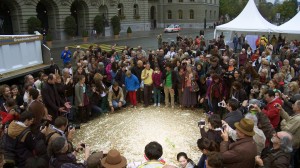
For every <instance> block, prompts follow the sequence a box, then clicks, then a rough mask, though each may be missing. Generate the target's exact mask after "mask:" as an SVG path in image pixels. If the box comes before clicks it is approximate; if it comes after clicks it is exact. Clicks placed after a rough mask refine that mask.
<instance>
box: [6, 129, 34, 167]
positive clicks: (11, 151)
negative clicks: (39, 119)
mask: <svg viewBox="0 0 300 168" xmlns="http://www.w3.org/2000/svg"><path fill="white" fill-rule="evenodd" d="M29 132H30V128H29V127H28V128H26V129H25V130H23V131H22V132H21V133H20V134H19V135H18V136H17V137H16V138H15V139H14V138H12V137H10V136H9V135H8V133H5V134H4V135H3V137H2V148H3V149H4V159H5V161H6V162H7V163H10V164H14V165H16V163H15V161H16V160H17V152H16V147H17V145H18V143H20V142H21V140H22V138H23V137H24V136H26V135H27V134H28V133H29Z"/></svg>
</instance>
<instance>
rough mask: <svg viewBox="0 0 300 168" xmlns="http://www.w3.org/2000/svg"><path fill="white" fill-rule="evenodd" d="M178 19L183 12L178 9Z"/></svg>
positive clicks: (181, 16) (181, 17)
mask: <svg viewBox="0 0 300 168" xmlns="http://www.w3.org/2000/svg"><path fill="white" fill-rule="evenodd" d="M178 19H183V12H182V10H179V11H178Z"/></svg>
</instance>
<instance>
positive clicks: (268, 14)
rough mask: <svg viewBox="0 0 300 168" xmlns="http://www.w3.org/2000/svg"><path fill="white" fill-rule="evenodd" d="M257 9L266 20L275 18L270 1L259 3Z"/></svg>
mask: <svg viewBox="0 0 300 168" xmlns="http://www.w3.org/2000/svg"><path fill="white" fill-rule="evenodd" d="M258 10H259V12H260V14H261V15H262V16H263V17H264V18H265V19H266V20H268V21H272V20H274V19H275V14H276V12H275V10H274V5H273V4H272V3H270V2H268V3H259V5H258Z"/></svg>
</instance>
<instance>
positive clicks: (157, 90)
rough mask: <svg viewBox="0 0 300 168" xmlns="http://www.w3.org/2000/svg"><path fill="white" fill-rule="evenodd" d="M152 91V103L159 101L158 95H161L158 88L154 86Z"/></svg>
mask: <svg viewBox="0 0 300 168" xmlns="http://www.w3.org/2000/svg"><path fill="white" fill-rule="evenodd" d="M153 92H154V95H153V97H154V104H157V103H160V97H161V92H160V89H159V88H156V87H154V88H153Z"/></svg>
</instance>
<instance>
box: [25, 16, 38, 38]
mask: <svg viewBox="0 0 300 168" xmlns="http://www.w3.org/2000/svg"><path fill="white" fill-rule="evenodd" d="M27 25H28V34H33V33H34V31H40V30H41V26H42V23H41V21H40V20H39V19H38V18H36V17H30V18H29V19H28V20H27Z"/></svg>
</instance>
